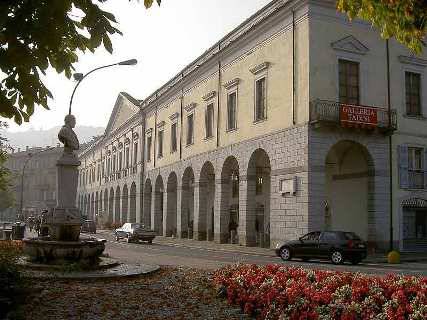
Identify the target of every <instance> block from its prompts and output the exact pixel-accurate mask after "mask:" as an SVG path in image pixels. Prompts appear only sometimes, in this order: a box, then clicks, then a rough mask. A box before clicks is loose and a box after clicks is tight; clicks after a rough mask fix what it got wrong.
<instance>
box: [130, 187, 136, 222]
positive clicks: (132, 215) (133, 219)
mask: <svg viewBox="0 0 427 320" xmlns="http://www.w3.org/2000/svg"><path fill="white" fill-rule="evenodd" d="M129 221H130V222H136V184H135V182H132V184H131V186H130V194H129Z"/></svg>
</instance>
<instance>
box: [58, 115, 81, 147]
mask: <svg viewBox="0 0 427 320" xmlns="http://www.w3.org/2000/svg"><path fill="white" fill-rule="evenodd" d="M64 122H65V125H63V126H62V128H61V130H60V131H59V133H58V139H59V141H61V142H62V143H63V144H64V153H73V151H74V150H79V147H80V145H79V140H78V139H77V136H76V134H75V133H74V131H73V128H74V127H75V126H76V118H75V117H74V116H73V115H72V114H67V115H66V116H65V119H64Z"/></svg>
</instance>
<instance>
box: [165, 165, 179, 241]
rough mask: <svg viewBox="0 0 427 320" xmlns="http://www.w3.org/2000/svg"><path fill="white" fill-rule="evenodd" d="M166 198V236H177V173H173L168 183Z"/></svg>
mask: <svg viewBox="0 0 427 320" xmlns="http://www.w3.org/2000/svg"><path fill="white" fill-rule="evenodd" d="M166 191H167V198H166V203H167V206H166V219H165V228H164V230H165V234H164V235H165V236H166V237H170V236H176V234H177V192H178V177H177V175H176V173H175V172H171V173H170V174H169V177H168V182H167V188H166Z"/></svg>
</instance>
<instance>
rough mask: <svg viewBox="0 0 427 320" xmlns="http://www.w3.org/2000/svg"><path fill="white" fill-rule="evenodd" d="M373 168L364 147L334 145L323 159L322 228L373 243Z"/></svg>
mask: <svg viewBox="0 0 427 320" xmlns="http://www.w3.org/2000/svg"><path fill="white" fill-rule="evenodd" d="M374 174H375V166H374V161H373V159H372V156H371V154H370V153H369V151H368V150H367V148H366V147H365V146H363V145H362V144H360V143H358V142H355V141H352V140H341V141H338V142H337V143H335V144H334V145H333V146H332V147H331V148H330V149H329V152H328V154H327V156H326V159H325V194H326V199H325V208H324V228H325V229H332V230H344V231H352V232H355V233H356V234H358V235H359V236H361V237H362V238H363V239H365V240H366V239H367V240H368V241H370V242H374V241H375V225H370V224H375V217H372V216H371V215H372V211H371V210H370V208H373V207H374V206H375V203H374V201H375V199H374V198H375V188H374Z"/></svg>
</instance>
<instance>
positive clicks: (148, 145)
mask: <svg viewBox="0 0 427 320" xmlns="http://www.w3.org/2000/svg"><path fill="white" fill-rule="evenodd" d="M150 161H151V136H150V137H148V138H147V162H150Z"/></svg>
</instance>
